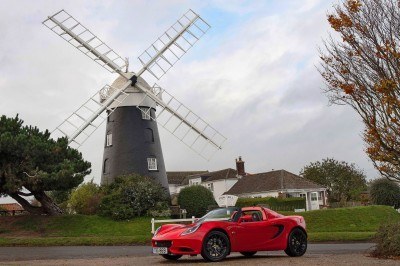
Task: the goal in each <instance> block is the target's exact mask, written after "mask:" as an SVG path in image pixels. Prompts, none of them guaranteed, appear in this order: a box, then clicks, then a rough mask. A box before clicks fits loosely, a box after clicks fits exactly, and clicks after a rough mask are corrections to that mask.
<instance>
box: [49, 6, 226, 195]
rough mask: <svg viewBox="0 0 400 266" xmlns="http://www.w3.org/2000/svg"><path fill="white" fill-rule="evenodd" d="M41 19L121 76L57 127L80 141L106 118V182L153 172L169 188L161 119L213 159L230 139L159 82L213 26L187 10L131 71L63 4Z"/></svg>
mask: <svg viewBox="0 0 400 266" xmlns="http://www.w3.org/2000/svg"><path fill="white" fill-rule="evenodd" d="M43 24H44V25H45V26H47V27H48V28H49V29H51V30H52V31H53V32H55V33H56V34H57V35H59V36H60V37H61V38H63V39H64V40H66V41H67V42H69V43H70V44H71V45H73V46H74V47H75V48H77V49H78V50H79V51H81V52H82V53H84V54H85V55H87V56H88V57H89V58H91V59H92V60H94V61H95V62H96V63H98V64H100V65H101V66H102V67H104V68H105V69H106V70H108V71H109V72H111V73H117V74H119V77H118V78H117V79H116V80H115V81H114V82H113V83H112V84H111V86H109V85H106V86H104V87H103V88H102V89H101V90H100V91H99V92H97V93H95V95H93V96H92V97H91V98H89V99H88V100H87V101H86V102H85V103H84V104H82V105H81V106H80V107H79V108H78V109H77V110H76V111H75V112H73V114H72V115H70V116H69V117H68V118H67V119H66V120H65V121H63V122H62V123H61V124H60V125H59V126H58V127H57V128H56V130H55V131H54V133H55V134H60V133H61V135H63V136H66V137H67V138H68V140H69V143H70V144H71V145H73V146H74V147H79V146H81V145H82V144H83V142H84V141H85V140H86V139H87V138H88V137H89V136H90V135H91V134H92V133H93V132H94V131H95V130H96V129H97V128H98V127H99V126H100V125H101V123H102V122H103V121H107V126H106V137H105V142H104V143H105V145H104V155H103V170H102V178H101V182H102V183H106V184H108V183H111V182H113V180H114V178H115V177H116V176H118V175H122V174H130V173H137V174H140V175H145V176H151V177H153V178H154V179H155V180H156V181H158V182H159V183H160V184H162V185H163V186H164V187H165V188H166V189H167V190H168V180H167V176H166V171H165V165H164V158H163V153H162V149H161V143H160V137H159V132H158V127H157V125H161V126H162V127H164V128H165V129H166V130H167V131H169V132H170V133H172V134H173V135H174V136H175V137H177V138H178V139H179V140H180V141H181V142H183V143H184V144H185V145H187V146H188V147H190V148H191V149H192V150H194V151H195V152H196V153H198V154H199V155H200V156H202V157H203V158H205V159H207V160H209V159H210V158H211V157H212V155H214V153H215V152H216V151H217V150H219V149H221V146H222V144H223V142H224V141H225V140H226V138H225V137H224V136H222V135H221V134H220V133H219V132H218V131H217V130H215V129H214V128H213V127H211V126H210V125H209V124H208V123H207V122H205V121H204V120H203V119H201V118H200V117H199V116H198V115H196V114H195V113H194V112H193V111H191V110H190V109H189V108H187V107H186V106H185V105H183V104H182V103H181V102H180V101H178V100H177V99H176V98H175V97H173V96H172V95H171V94H170V93H168V92H167V91H165V90H164V89H162V88H161V87H160V86H158V85H157V84H154V85H153V86H150V85H149V84H148V83H147V82H146V80H145V79H144V77H145V78H146V79H147V77H150V78H155V79H156V80H158V79H160V78H161V77H162V76H163V75H164V74H165V73H166V72H167V71H168V70H169V69H170V68H171V67H172V66H173V65H174V64H175V63H176V62H177V61H178V60H179V59H180V58H181V57H182V56H183V55H184V54H185V53H186V52H187V51H188V50H189V49H190V48H191V47H192V46H193V45H194V44H195V43H196V42H197V41H198V40H199V39H200V38H201V37H202V36H203V35H204V34H205V33H206V32H207V30H208V29H209V28H210V26H209V25H208V24H207V23H206V22H205V21H204V20H203V19H202V18H201V17H200V16H199V15H198V14H196V13H195V12H193V11H192V10H189V11H188V12H186V13H185V14H184V15H183V16H182V17H181V18H180V19H179V20H178V21H177V22H176V23H175V24H173V25H172V26H171V27H170V28H169V29H168V30H167V31H165V32H164V33H163V34H162V35H161V36H160V37H159V38H158V39H157V40H156V41H155V42H154V43H152V44H151V45H150V46H149V48H148V49H146V50H145V51H144V52H143V53H142V54H141V55H140V56H139V57H138V58H139V61H140V62H141V64H142V66H141V68H140V69H139V70H138V71H136V72H130V71H128V61H127V60H126V59H123V58H122V57H121V56H119V55H118V54H117V53H116V52H115V51H114V50H113V49H111V48H110V47H109V46H108V45H106V44H105V43H104V42H103V41H101V40H100V39H99V38H98V37H97V36H96V35H94V34H93V33H92V32H91V31H90V30H88V29H87V28H86V27H84V26H83V25H82V24H81V23H80V22H78V21H77V20H76V19H75V18H73V17H72V16H71V15H70V14H68V13H67V12H66V11H65V10H61V11H59V12H57V13H55V14H54V15H52V16H49V17H48V18H47V19H46V20H45V21H43Z"/></svg>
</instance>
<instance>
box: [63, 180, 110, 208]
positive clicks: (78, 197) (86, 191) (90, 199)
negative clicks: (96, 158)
mask: <svg viewBox="0 0 400 266" xmlns="http://www.w3.org/2000/svg"><path fill="white" fill-rule="evenodd" d="M102 198H103V193H102V191H101V187H100V186H99V185H97V184H96V183H93V179H92V180H91V181H90V182H88V183H84V184H82V185H80V186H79V187H77V188H76V189H75V190H74V191H72V193H71V197H70V199H69V201H68V206H69V208H70V209H71V212H72V213H77V214H85V215H93V214H96V213H97V211H98V209H99V206H100V202H101V200H102Z"/></svg>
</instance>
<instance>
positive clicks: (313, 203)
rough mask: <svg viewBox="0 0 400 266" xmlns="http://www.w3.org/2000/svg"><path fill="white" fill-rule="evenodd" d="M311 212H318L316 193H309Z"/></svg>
mask: <svg viewBox="0 0 400 266" xmlns="http://www.w3.org/2000/svg"><path fill="white" fill-rule="evenodd" d="M310 207H311V208H310V209H311V210H319V201H318V192H311V206H310Z"/></svg>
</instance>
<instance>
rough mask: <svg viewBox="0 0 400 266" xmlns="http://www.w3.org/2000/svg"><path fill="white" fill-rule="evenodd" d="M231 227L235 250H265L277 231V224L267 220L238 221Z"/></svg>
mask: <svg viewBox="0 0 400 266" xmlns="http://www.w3.org/2000/svg"><path fill="white" fill-rule="evenodd" d="M232 229H233V230H232V235H233V236H234V242H235V246H236V249H237V251H256V250H265V249H267V247H268V243H269V241H271V239H273V238H274V237H275V236H276V235H277V234H278V233H279V226H276V224H275V223H274V222H273V221H269V220H262V221H252V222H238V223H237V224H236V226H235V227H234V228H232Z"/></svg>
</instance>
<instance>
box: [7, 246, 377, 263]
mask: <svg viewBox="0 0 400 266" xmlns="http://www.w3.org/2000/svg"><path fill="white" fill-rule="evenodd" d="M373 246H374V243H346V244H309V245H308V249H307V252H306V255H309V256H314V255H315V256H316V255H321V254H327V255H345V254H365V253H368V252H369V251H370V250H371V249H372V248H373ZM257 255H258V256H272V257H273V256H283V255H284V256H285V257H286V255H285V254H284V252H283V251H268V252H264V251H263V252H258V253H257ZM149 256H153V257H154V255H153V254H152V253H151V247H150V246H59V247H0V262H11V261H32V260H69V259H98V258H120V257H149ZM157 257H158V256H157Z"/></svg>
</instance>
